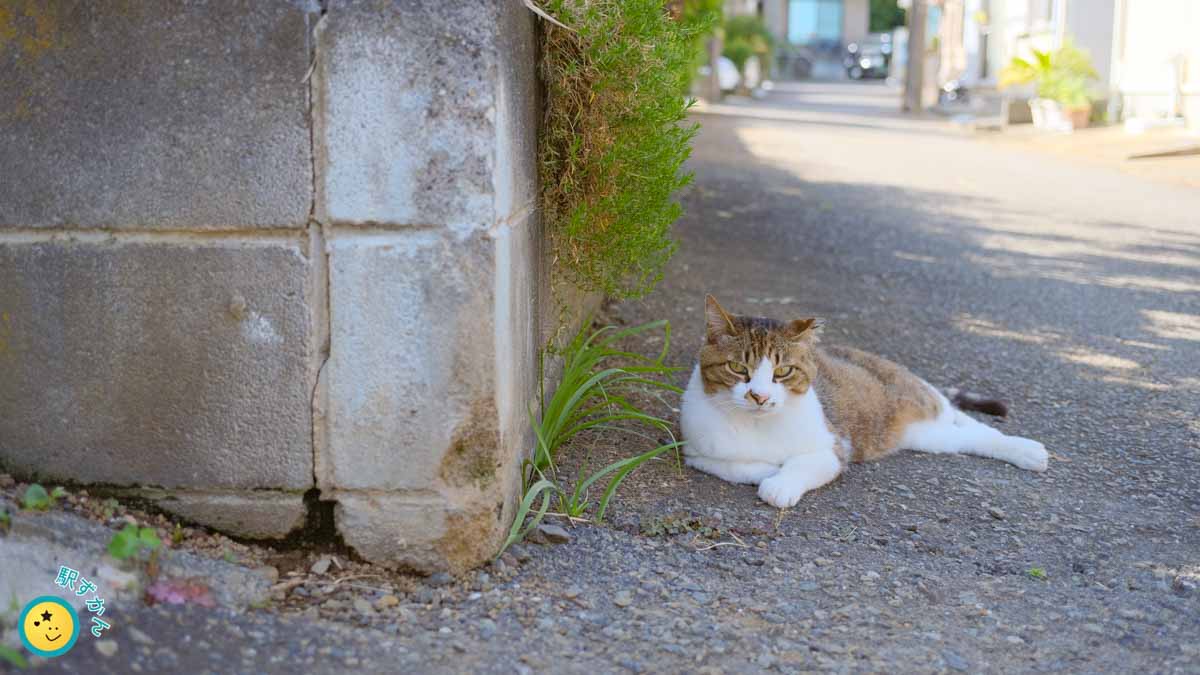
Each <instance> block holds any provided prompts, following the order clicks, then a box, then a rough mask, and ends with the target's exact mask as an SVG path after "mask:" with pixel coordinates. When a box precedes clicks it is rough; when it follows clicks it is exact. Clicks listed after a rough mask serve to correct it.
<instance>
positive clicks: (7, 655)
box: [0, 644, 29, 670]
mask: <svg viewBox="0 0 1200 675" xmlns="http://www.w3.org/2000/svg"><path fill="white" fill-rule="evenodd" d="M0 661H3V662H5V663H8V664H10V665H12V666H13V667H14V668H17V669H19V670H24V669H26V668H28V667H29V662H28V661H26V660H25V657H24V656H22V655H21V652H19V651H17V650H16V649H13V648H12V647H9V646H8V645H4V644H0Z"/></svg>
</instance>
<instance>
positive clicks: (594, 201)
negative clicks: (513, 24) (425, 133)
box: [538, 0, 715, 297]
mask: <svg viewBox="0 0 1200 675" xmlns="http://www.w3.org/2000/svg"><path fill="white" fill-rule="evenodd" d="M543 9H544V10H545V11H546V12H547V13H548V14H550V15H551V16H553V17H554V18H555V19H556V20H557V21H560V22H562V24H564V25H565V26H567V27H568V28H561V27H559V26H556V25H554V24H552V23H549V22H544V23H543V24H542V25H543V27H544V34H543V41H542V63H541V72H542V79H543V81H544V83H545V86H546V97H545V118H544V121H543V122H544V123H543V125H542V132H541V135H540V137H539V147H538V154H539V164H540V179H541V185H542V195H541V202H542V207H543V213H544V214H545V218H546V222H547V224H548V226H549V228H548V229H549V231H550V237H551V241H552V245H553V248H554V252H555V254H556V256H557V259H558V262H559V263H560V265H558V266H557V272H558V273H559V274H562V275H563V276H564V277H565V278H566V279H567V280H569V281H570V282H572V283H573V284H575V285H576V286H578V287H580V288H582V289H584V290H586V291H595V292H601V293H603V294H605V295H608V296H614V297H638V296H641V295H644V294H645V293H646V292H648V291H649V290H650V289H651V288H653V287H654V285H655V284H657V283H658V281H659V279H661V278H662V269H663V266H664V265H665V264H666V262H667V260H668V259H670V257H671V255H672V254H673V253H674V252H675V247H676V243H675V241H674V240H673V239H672V238H671V236H670V228H671V225H672V224H673V223H674V222H675V221H676V220H677V219H678V218H679V216H680V215H681V213H682V207H681V206H680V205H679V204H678V203H677V202H675V201H674V200H673V195H674V193H675V191H676V190H678V189H680V188H682V187H683V186H684V185H686V184H687V183H688V182H690V181H691V174H689V173H685V172H684V171H683V170H682V166H683V162H684V160H686V159H687V157H688V154H689V153H690V152H691V140H692V137H693V136H694V135H695V133H696V129H697V127H696V126H695V125H686V124H684V121H685V119H686V116H687V110H688V108H689V107H690V106H691V101H689V100H687V99H686V98H685V96H684V94H683V92H684V91H686V86H687V82H688V78H689V76H690V71H691V69H692V65H693V58H694V54H695V41H696V37H697V36H698V35H700V34H701V33H702V32H707V26H705V25H704V24H705V23H706V22H708V21H710V20H711V18H712V17H713V16H715V15H713V14H712V13H710V12H704V13H702V15H701V16H699V17H693V19H694V20H688V21H676V20H674V19H672V17H671V15H670V12H669V11H668V10H667V9H666V8H664V4H663V2H662V0H547V1H546V2H545V3H544V7H543Z"/></svg>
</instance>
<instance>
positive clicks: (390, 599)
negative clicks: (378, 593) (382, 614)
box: [375, 593, 400, 609]
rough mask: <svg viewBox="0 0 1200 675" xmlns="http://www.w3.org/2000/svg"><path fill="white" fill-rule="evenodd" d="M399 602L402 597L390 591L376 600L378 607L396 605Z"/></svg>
mask: <svg viewBox="0 0 1200 675" xmlns="http://www.w3.org/2000/svg"><path fill="white" fill-rule="evenodd" d="M398 604H400V598H397V597H396V596H394V595H392V594H390V593H389V594H387V595H385V596H383V597H382V598H380V599H379V600H376V601H375V607H376V608H377V609H387V608H388V607H395V606H396V605H398Z"/></svg>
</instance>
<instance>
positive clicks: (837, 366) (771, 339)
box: [700, 295, 941, 462]
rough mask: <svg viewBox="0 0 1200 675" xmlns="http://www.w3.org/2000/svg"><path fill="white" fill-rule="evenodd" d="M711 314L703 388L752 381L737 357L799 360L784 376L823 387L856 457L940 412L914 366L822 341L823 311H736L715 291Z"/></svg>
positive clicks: (867, 455) (798, 384)
mask: <svg viewBox="0 0 1200 675" xmlns="http://www.w3.org/2000/svg"><path fill="white" fill-rule="evenodd" d="M705 314H706V317H707V320H708V338H707V340H706V341H705V344H704V346H703V347H701V349H700V373H701V376H702V378H703V380H704V391H705V392H706V393H708V394H710V395H711V394H713V393H716V392H718V391H720V390H722V389H728V388H731V387H733V386H734V385H736V384H737V383H738V382H740V381H745V379H746V378H745V377H743V376H739V375H738V374H736V373H735V372H734V371H733V370H731V368H730V364H733V367H748V368H749V369H750V370H751V371H752V370H753V369H754V367H755V366H757V365H758V364H759V363H760V362H761V361H762V359H763V358H764V357H765V358H769V359H770V360H771V362H772V363H774V364H775V367H776V368H780V367H786V366H794V367H795V370H794V371H792V373H791V375H789V376H788V377H787V378H783V379H781V380H779V382H780V383H781V384H784V385H786V386H787V388H788V390H789V391H790V392H792V393H793V394H796V395H803V394H804V393H805V392H807V391H808V388H809V387H810V386H812V387H816V391H817V397H818V398H819V399H820V401H821V406H822V407H823V409H824V411H825V416H826V418H827V419H828V421H829V425H830V427H831V429H832V430H833V432H834V434H836V435H838V436H841V437H843V438H847V439H849V440H850V444H851V445H852V447H853V450H852V452H851V455H850V459H851V461H855V462H865V461H872V460H876V459H879V458H881V457H884V456H885V455H888V454H890V453H891V452H894V451H895V450H897V449H898V447H899V444H900V439H901V437H902V436H903V434H904V430H905V428H906V427H907V426H908V425H910V424H912V423H913V422H919V421H922V420H928V419H934V418H936V417H937V416H938V413H939V412H940V411H941V403H940V402H939V401H938V398H937V396H936V395H935V394H934V392H933V391H932V390H931V389H930V387H929V386H928V385H926V384H925V383H924V382H923V381H921V379H920V378H918V377H917V376H916V375H913V374H912V373H911V372H909V371H908V369H907V368H904V367H903V366H901V365H898V364H896V363H893V362H891V361H888V360H887V359H884V358H882V357H879V356H875V355H874V354H869V353H867V352H864V351H861V350H858V349H853V348H851V347H830V348H822V347H819V346H818V345H817V343H818V337H817V334H818V332H819V331H820V327H821V321H820V320H819V319H815V318H808V319H798V320H795V321H790V322H787V323H784V322H781V321H775V320H773V319H764V318H756V317H746V316H736V315H730V314H728V313H727V312H726V311H725V310H724V309H723V308H722V307H721V306H720V305H719V304H718V303H717V301H716V299H715V298H713V297H712V296H711V295H710V296H708V298H707V299H706V312H705Z"/></svg>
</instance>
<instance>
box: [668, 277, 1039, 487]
mask: <svg viewBox="0 0 1200 675" xmlns="http://www.w3.org/2000/svg"><path fill="white" fill-rule="evenodd" d="M705 319H706V323H707V330H706V336H705V340H704V344H703V346H701V348H700V357H699V362H698V363H697V364H696V367H695V368H694V369H693V371H692V376H691V379H690V380H689V382H688V386H687V389H686V390H685V391H684V393H683V400H682V405H681V406H680V427H681V430H682V433H683V440H684V446H683V452H684V460H685V462H686V463H687V464H688V465H689V466H691V467H693V468H696V469H699V470H700V471H704V472H706V473H710V474H712V475H714V476H717V477H718V478H722V479H724V480H727V481H731V482H734V483H749V484H752V485H757V486H758V496H759V497H760V498H761V499H762V500H763V501H765V502H767V503H768V504H770V505H772V506H775V507H778V508H788V507H791V506H794V505H795V504H796V503H797V502H798V501H799V500H800V498H801V497H803V496H804V495H805V494H806V493H808V492H810V491H812V490H814V489H816V488H819V487H821V486H822V485H825V484H826V483H829V482H830V481H832V480H833V479H835V478H837V477H838V476H839V475H840V474H841V472H842V470H843V469H844V468H845V467H846V465H847V464H848V463H849V462H865V461H872V460H875V459H879V458H882V457H884V456H886V455H889V454H891V453H893V452H896V451H897V450H899V449H901V448H906V449H910V450H917V451H921V452H932V453H964V454H971V455H980V456H983V457H993V458H995V459H1000V460H1003V461H1005V462H1008V463H1010V464H1014V465H1016V466H1018V467H1020V468H1022V469H1028V470H1030V471H1045V470H1046V467H1047V455H1046V448H1045V446H1044V445H1042V444H1041V443H1039V442H1037V441H1034V440H1031V439H1028V438H1021V437H1019V436H1007V435H1005V434H1003V433H1001V432H999V431H997V430H996V429H993V428H992V427H990V426H988V425H986V424H984V423H982V422H979V421H977V420H976V419H974V418H973V417H971V416H969V415H967V414H966V413H964V412H962V410H960V409H958V408H955V406H954V405H952V404H951V402H950V401H949V400H948V399H947V398H946V396H944V395H943V394H942V393H941V392H939V391H938V390H937V389H935V388H934V387H933V386H932V385H930V384H929V383H927V382H925V381H924V380H922V379H921V378H919V377H917V376H916V375H913V374H912V373H911V372H909V371H908V370H907V369H905V368H904V367H903V366H900V365H898V364H896V363H893V362H891V361H888V360H887V359H884V358H882V357H879V356H875V355H874V354H869V353H867V352H864V351H861V350H858V349H853V348H850V347H828V348H826V347H823V346H820V345H819V344H818V343H819V338H818V334H819V333H820V330H821V326H822V321H821V320H820V319H816V318H806V319H796V320H794V321H789V322H782V321H775V320H773V319H763V318H756V317H748V316H735V315H731V314H729V313H727V312H726V311H725V310H724V309H723V308H722V307H721V305H720V304H718V303H717V300H716V299H715V298H713V297H712V296H711V295H710V296H707V297H706V298H705ZM955 402H956V403H958V405H959V406H960V407H962V408H967V409H978V410H988V411H996V410H1000V411H1003V410H1004V408H1003V406H1002V405H1000V404H998V403H997V402H995V401H983V400H979V399H974V398H971V397H969V396H964V397H956V398H955Z"/></svg>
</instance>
